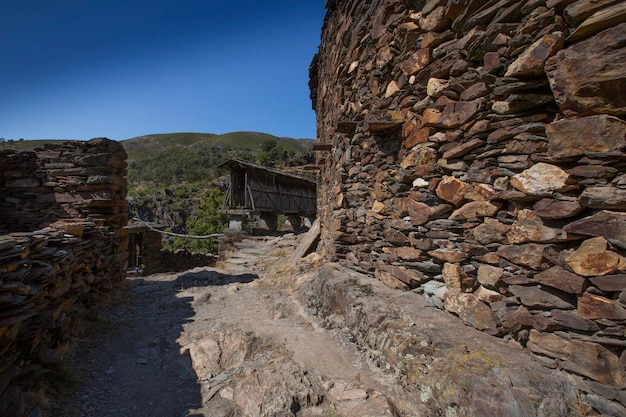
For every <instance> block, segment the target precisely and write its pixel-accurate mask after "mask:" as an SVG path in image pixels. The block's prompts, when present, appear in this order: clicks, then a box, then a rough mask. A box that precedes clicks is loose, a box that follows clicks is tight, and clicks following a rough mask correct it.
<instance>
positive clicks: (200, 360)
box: [52, 235, 397, 417]
mask: <svg viewBox="0 0 626 417" xmlns="http://www.w3.org/2000/svg"><path fill="white" fill-rule="evenodd" d="M297 242H298V238H297V237H296V236H293V235H287V236H285V237H266V238H250V239H247V240H245V241H244V242H242V243H241V244H240V245H239V250H238V251H237V252H236V253H234V254H233V255H232V256H231V257H230V258H229V259H227V260H226V261H223V262H221V263H220V264H218V265H217V267H215V268H208V267H207V268H196V269H193V270H190V271H187V272H185V273H180V274H156V275H152V276H148V277H143V278H130V279H129V281H130V284H131V287H132V289H131V290H129V291H128V292H127V293H125V294H123V296H122V297H121V299H120V300H119V301H118V302H116V303H114V304H112V305H110V306H109V307H107V308H106V309H103V310H102V311H101V312H100V313H99V318H98V321H97V323H96V326H94V328H97V329H98V331H97V332H96V331H92V332H91V334H90V336H89V337H88V340H87V341H86V342H85V343H84V344H82V345H81V346H82V347H81V349H80V350H78V351H77V353H76V355H75V357H74V359H73V360H72V362H71V367H70V369H71V370H73V372H74V375H75V376H78V378H79V380H80V382H79V384H78V385H77V386H76V388H75V389H74V391H73V392H72V394H71V395H69V396H67V397H65V398H64V399H63V400H62V401H60V402H59V403H58V404H55V405H54V407H53V411H52V416H53V417H61V416H67V417H78V416H129V417H130V416H132V417H140V416H146V417H160V416H162V417H179V416H181V417H182V416H212V417H213V416H270V415H284V416H293V415H297V416H302V417H306V416H333V415H335V416H344V415H345V416H367V415H371V416H384V415H393V412H392V410H389V406H388V404H387V401H386V398H385V396H384V395H383V394H382V392H381V391H383V390H385V389H386V388H385V387H386V386H387V382H388V381H386V380H385V378H384V376H383V375H382V374H381V373H380V372H377V371H376V370H372V369H370V368H369V367H368V366H367V365H366V364H365V361H363V360H361V358H360V356H359V354H358V353H357V352H356V351H355V350H354V349H353V348H352V347H351V344H350V343H349V342H348V341H346V340H341V338H340V337H338V336H337V335H334V334H330V333H328V332H327V331H325V330H323V329H320V328H319V327H318V326H317V325H316V323H315V321H314V320H312V319H311V318H309V317H306V315H304V314H301V307H300V306H299V305H298V304H297V303H296V302H295V301H294V299H293V298H292V297H291V296H290V289H291V285H292V271H291V269H292V266H291V265H289V263H288V258H289V255H290V254H291V252H292V251H293V249H294V248H295V246H296V244H297ZM281 413H282V414H281ZM396 415H397V412H396Z"/></svg>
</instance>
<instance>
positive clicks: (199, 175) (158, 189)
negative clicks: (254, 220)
mask: <svg viewBox="0 0 626 417" xmlns="http://www.w3.org/2000/svg"><path fill="white" fill-rule="evenodd" d="M312 143H313V141H312V140H296V139H290V138H277V137H275V136H272V135H268V134H265V133H257V132H233V133H228V134H224V135H211V134H200V133H178V134H170V135H167V134H166V135H149V136H142V137H139V138H134V139H130V140H128V141H124V142H122V144H123V145H124V147H125V149H126V152H127V153H128V161H129V166H128V180H129V198H130V199H131V200H132V201H133V203H131V204H130V206H131V210H133V207H134V209H135V210H142V209H143V211H144V214H143V215H144V216H148V217H142V218H143V219H144V220H149V221H155V222H157V223H162V224H164V225H166V226H167V229H168V230H170V231H174V232H176V233H185V234H191V235H210V234H215V233H221V231H222V230H223V229H224V228H225V227H226V226H227V223H228V219H227V217H226V216H225V215H223V214H220V213H219V210H220V209H221V208H222V204H223V201H224V193H225V191H226V187H225V184H226V183H227V182H226V175H227V174H228V172H227V171H226V170H223V169H220V168H218V165H219V164H221V163H222V162H225V161H226V160H228V159H230V158H238V159H243V160H246V161H249V162H254V163H258V164H261V165H265V166H268V167H280V166H294V165H304V164H307V163H312V162H313V156H312V152H311V146H312ZM165 242H166V247H169V248H172V249H179V248H184V249H187V250H190V251H195V252H212V253H215V252H216V251H217V242H216V241H215V240H213V239H187V238H173V239H172V238H167V239H166V240H165Z"/></svg>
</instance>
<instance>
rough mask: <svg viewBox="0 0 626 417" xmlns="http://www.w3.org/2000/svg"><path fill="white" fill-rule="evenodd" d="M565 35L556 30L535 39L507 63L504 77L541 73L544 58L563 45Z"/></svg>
mask: <svg viewBox="0 0 626 417" xmlns="http://www.w3.org/2000/svg"><path fill="white" fill-rule="evenodd" d="M564 42H565V37H564V36H563V33H561V32H556V33H552V34H549V35H545V36H543V37H542V38H539V39H538V40H536V41H535V42H534V43H533V44H532V45H530V46H529V47H528V49H526V50H525V51H524V52H522V54H521V55H520V56H519V57H518V58H517V59H516V60H515V61H513V63H512V64H511V65H509V67H508V69H507V71H506V73H505V74H504V75H505V77H530V76H539V75H542V74H543V70H544V66H545V63H546V60H547V59H548V58H550V57H551V56H553V55H554V54H556V53H557V51H558V50H559V49H561V48H562V47H563V44H564Z"/></svg>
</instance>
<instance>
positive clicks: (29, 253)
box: [0, 139, 128, 417]
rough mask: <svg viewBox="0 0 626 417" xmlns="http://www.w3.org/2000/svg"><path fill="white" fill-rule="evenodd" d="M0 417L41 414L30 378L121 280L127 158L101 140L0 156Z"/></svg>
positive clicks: (45, 365)
mask: <svg viewBox="0 0 626 417" xmlns="http://www.w3.org/2000/svg"><path fill="white" fill-rule="evenodd" d="M0 190H1V191H0V213H1V216H0V300H1V302H0V416H11V417H22V416H32V417H34V416H40V415H41V410H40V408H39V406H38V404H37V398H36V396H35V395H34V394H33V392H34V391H36V389H37V386H36V383H37V380H38V379H40V378H41V377H43V376H44V375H45V374H46V373H47V372H48V371H49V370H50V369H51V368H52V367H54V366H55V364H57V363H58V362H59V361H60V360H61V357H60V355H59V353H58V351H57V349H58V348H59V347H61V346H62V345H63V344H64V343H65V342H66V341H67V340H68V338H69V337H70V336H72V335H73V332H74V331H75V330H76V327H77V325H78V324H79V323H80V321H81V320H85V318H82V317H81V313H82V312H84V311H85V307H88V306H90V305H93V304H94V303H96V302H98V301H100V300H101V299H102V296H103V294H105V293H106V292H108V291H110V290H111V289H113V288H114V287H115V286H116V284H117V283H119V282H120V281H122V280H123V278H124V277H125V275H126V264H127V257H128V252H127V248H128V233H127V230H126V229H125V226H126V224H127V221H128V215H127V208H126V207H127V206H126V152H125V151H124V149H123V147H122V145H121V144H119V143H118V142H115V141H112V140H108V139H93V140H90V141H88V142H79V141H75V142H65V143H63V144H60V145H45V147H44V148H40V149H36V150H35V151H32V152H16V151H13V150H2V151H0Z"/></svg>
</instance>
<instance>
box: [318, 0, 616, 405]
mask: <svg viewBox="0 0 626 417" xmlns="http://www.w3.org/2000/svg"><path fill="white" fill-rule="evenodd" d="M326 8H327V15H326V18H325V21H324V27H323V33H322V41H321V45H320V48H319V52H318V54H317V55H316V56H315V58H314V59H313V62H312V64H311V68H310V75H311V77H310V86H311V98H312V101H313V107H314V109H315V110H316V112H317V131H318V137H319V140H318V142H319V143H318V145H317V146H316V149H318V165H319V166H320V169H321V176H320V178H321V180H320V186H319V187H318V217H319V218H320V219H321V223H322V240H321V246H322V250H323V252H324V254H325V256H326V257H327V259H329V260H336V261H339V262H341V263H343V264H344V265H347V266H349V267H351V268H353V269H357V270H360V271H363V272H367V273H369V274H371V275H374V276H375V277H376V278H378V279H379V280H380V281H382V282H384V283H385V284H387V285H388V286H390V287H393V288H398V289H403V290H413V291H415V292H419V293H422V294H424V295H426V296H427V297H428V298H429V300H430V301H431V303H432V304H434V305H436V306H438V307H440V308H441V309H445V310H447V311H449V312H450V313H452V314H455V315H457V316H459V317H460V318H461V319H462V320H463V321H465V323H466V324H468V325H470V326H473V327H475V328H477V329H479V330H482V331H484V332H486V333H488V334H490V335H493V336H498V337H503V338H506V339H512V340H516V341H518V342H519V343H520V344H521V345H523V346H525V347H527V348H528V349H529V351H530V352H531V353H532V355H533V357H534V358H535V359H536V360H537V361H538V362H540V363H542V364H543V365H545V366H547V367H550V368H557V369H563V370H566V371H568V372H571V373H572V374H573V375H577V376H580V377H582V378H583V379H584V380H585V381H587V382H588V383H589V384H590V386H593V387H595V389H596V393H593V390H591V391H590V392H592V393H591V394H589V395H588V398H587V399H588V400H589V401H590V402H592V403H593V404H592V405H593V406H594V408H596V410H597V411H599V412H601V413H605V414H607V415H621V414H619V413H626V391H624V389H625V388H626V372H625V368H626V353H625V350H624V349H625V347H626V341H625V340H626V339H625V331H626V169H625V168H626V154H625V153H624V148H625V145H626V139H625V135H626V122H624V117H625V116H626V96H625V95H624V91H626V72H625V71H624V67H625V65H626V47H625V45H626V4H625V3H624V2H623V1H615V0H600V1H588V0H579V1H575V0H533V1H516V0H491V1H472V0H430V1H424V0H422V1H420V0H412V1H411V0H405V1H402V0H371V1H355V0H337V1H328V2H327V4H326ZM597 392H599V394H598V395H597ZM600 397H603V398H604V400H602V401H601V400H599V399H598V398H600ZM616 410H617V411H616ZM616 413H617V414H616Z"/></svg>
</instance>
